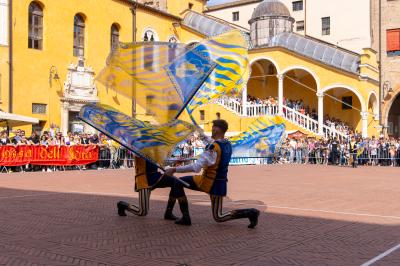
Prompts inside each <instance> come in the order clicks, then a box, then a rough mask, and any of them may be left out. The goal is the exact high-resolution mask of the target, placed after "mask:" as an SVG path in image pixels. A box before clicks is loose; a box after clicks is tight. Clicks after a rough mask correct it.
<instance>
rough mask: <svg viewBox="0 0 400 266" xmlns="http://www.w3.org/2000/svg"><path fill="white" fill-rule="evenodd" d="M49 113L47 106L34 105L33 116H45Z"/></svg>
mask: <svg viewBox="0 0 400 266" xmlns="http://www.w3.org/2000/svg"><path fill="white" fill-rule="evenodd" d="M46 112H47V104H43V103H32V114H45V113H46Z"/></svg>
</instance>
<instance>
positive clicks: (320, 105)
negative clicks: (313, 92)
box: [317, 92, 324, 136]
mask: <svg viewBox="0 0 400 266" xmlns="http://www.w3.org/2000/svg"><path fill="white" fill-rule="evenodd" d="M317 97H318V134H319V135H321V136H322V135H323V134H324V130H323V126H324V93H323V92H317Z"/></svg>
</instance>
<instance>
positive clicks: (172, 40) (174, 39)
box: [168, 36, 178, 43]
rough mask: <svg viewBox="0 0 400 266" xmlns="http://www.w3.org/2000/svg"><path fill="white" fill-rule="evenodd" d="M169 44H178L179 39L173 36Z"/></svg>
mask: <svg viewBox="0 0 400 266" xmlns="http://www.w3.org/2000/svg"><path fill="white" fill-rule="evenodd" d="M168 42H170V43H177V42H178V39H177V38H176V37H175V36H171V37H169V39H168Z"/></svg>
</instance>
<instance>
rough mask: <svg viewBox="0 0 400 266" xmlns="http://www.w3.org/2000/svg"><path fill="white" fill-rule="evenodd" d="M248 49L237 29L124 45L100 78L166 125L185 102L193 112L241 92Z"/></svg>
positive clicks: (181, 108) (113, 53) (116, 52)
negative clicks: (194, 39)
mask: <svg viewBox="0 0 400 266" xmlns="http://www.w3.org/2000/svg"><path fill="white" fill-rule="evenodd" d="M247 49H248V44H247V40H246V38H245V37H244V36H243V34H242V33H241V32H240V31H239V30H234V31H230V32H227V33H224V34H221V35H218V36H215V37H212V38H210V39H205V40H203V41H201V42H200V43H198V44H196V45H194V46H188V45H184V44H176V43H153V42H145V43H133V44H122V45H120V47H119V48H118V49H117V50H116V51H113V52H112V54H111V55H110V56H109V58H108V60H107V66H106V67H105V68H104V69H103V70H102V71H101V73H100V74H99V76H98V78H97V79H98V80H99V81H100V82H101V83H103V84H104V85H105V86H106V88H108V89H112V90H115V91H117V92H118V93H121V94H122V95H124V96H127V97H129V98H134V99H135V101H136V104H137V105H138V106H140V107H142V109H143V111H144V112H145V113H146V114H147V115H151V116H153V117H154V120H156V121H157V122H159V123H166V122H169V121H171V120H172V119H174V118H177V117H178V116H179V114H180V113H181V112H182V111H183V110H184V109H185V107H187V106H188V108H187V110H188V111H189V113H191V112H192V111H193V109H194V108H196V107H197V106H198V105H201V104H204V103H208V102H209V100H211V99H215V98H218V97H221V96H223V95H232V96H237V95H239V94H240V93H241V90H242V87H243V84H244V81H247V75H249V62H248V58H247ZM200 88H201V89H200ZM199 89H200V91H199ZM197 92H199V93H197ZM189 103H190V104H189ZM188 104H189V105H188Z"/></svg>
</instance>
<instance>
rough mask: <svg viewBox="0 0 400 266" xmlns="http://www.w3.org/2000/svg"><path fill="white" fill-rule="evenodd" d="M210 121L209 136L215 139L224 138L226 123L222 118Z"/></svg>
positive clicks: (226, 128)
mask: <svg viewBox="0 0 400 266" xmlns="http://www.w3.org/2000/svg"><path fill="white" fill-rule="evenodd" d="M212 123H213V126H212V131H211V133H212V135H211V137H212V138H213V139H215V140H217V139H223V138H225V133H226V131H227V130H228V123H227V122H226V121H225V120H223V119H218V120H214V121H213V122H212Z"/></svg>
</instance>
